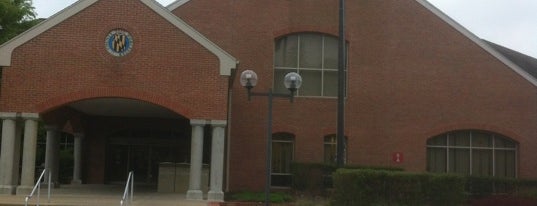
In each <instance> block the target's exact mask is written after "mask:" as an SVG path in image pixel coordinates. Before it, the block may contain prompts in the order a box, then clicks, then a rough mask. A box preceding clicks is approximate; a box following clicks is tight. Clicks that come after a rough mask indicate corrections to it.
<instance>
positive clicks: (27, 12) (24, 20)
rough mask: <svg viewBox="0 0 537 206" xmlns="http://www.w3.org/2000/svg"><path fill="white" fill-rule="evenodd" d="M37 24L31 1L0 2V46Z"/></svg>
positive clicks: (7, 0)
mask: <svg viewBox="0 0 537 206" xmlns="http://www.w3.org/2000/svg"><path fill="white" fill-rule="evenodd" d="M38 22H39V20H38V19H36V13H35V8H34V7H33V5H32V0H0V26H1V29H0V44H1V43H4V42H6V41H8V40H9V39H11V38H13V37H15V36H17V35H18V34H20V33H22V32H24V31H26V30H27V29H29V28H30V27H32V26H34V25H36V24H37V23H38Z"/></svg>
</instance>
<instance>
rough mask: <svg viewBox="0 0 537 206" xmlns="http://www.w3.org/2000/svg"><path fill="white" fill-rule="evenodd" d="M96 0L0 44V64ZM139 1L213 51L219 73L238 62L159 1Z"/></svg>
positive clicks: (225, 72)
mask: <svg viewBox="0 0 537 206" xmlns="http://www.w3.org/2000/svg"><path fill="white" fill-rule="evenodd" d="M97 1H99V0H80V1H77V2H76V3H74V4H73V5H71V6H69V7H67V8H66V9H64V10H62V11H61V12H59V13H57V14H56V15H54V16H52V17H50V18H49V19H47V20H45V21H44V22H41V23H40V24H38V25H36V26H34V27H33V28H31V29H30V30H28V31H26V32H24V33H22V34H21V35H19V36H17V37H15V38H13V39H12V40H10V41H8V42H6V43H5V44H3V45H2V46H0V66H11V55H12V53H13V50H15V48H17V47H19V46H21V45H22V44H24V43H26V42H28V41H30V40H31V39H33V38H35V37H36V36H38V35H40V34H41V33H43V32H45V31H47V30H48V29H50V28H52V27H54V26H56V25H58V24H59V23H61V22H63V21H64V20H66V19H68V18H69V17H71V16H73V15H75V14H77V13H78V12H80V11H82V10H83V9H85V8H87V7H89V6H91V5H92V4H94V3H95V2H97ZM140 1H141V2H142V3H144V4H145V5H146V6H147V7H149V8H151V9H152V10H153V11H155V12H156V13H157V14H159V15H160V16H162V17H163V18H164V19H166V20H167V21H168V22H170V23H171V24H173V25H174V26H176V27H177V28H178V29H179V30H181V31H182V32H184V33H185V34H186V35H188V36H189V37H190V38H192V39H193V40H195V41H196V42H198V43H199V44H200V45H202V46H203V47H204V48H205V49H207V50H209V51H210V52H211V53H213V54H214V55H215V56H216V57H217V58H218V60H219V61H220V75H225V76H230V75H231V70H232V69H235V68H236V66H237V64H238V62H237V60H236V59H235V58H234V57H233V56H231V55H230V54H229V53H227V52H226V51H224V50H223V49H222V48H220V47H218V46H217V45H216V44H215V43H213V42H211V41H210V40H209V39H207V38H206V37H205V36H203V35H202V34H201V33H199V32H198V31H196V30H195V29H194V28H192V27H191V26H190V25H188V24H187V23H185V22H184V21H183V20H181V19H180V18H179V17H177V16H175V15H174V14H172V13H171V12H170V11H169V10H168V9H166V8H164V7H163V6H161V5H160V4H159V3H157V2H155V1H154V0H140ZM182 1H185V0H180V1H178V2H182ZM178 2H176V3H178ZM186 2H188V0H187V1H185V2H184V3H186Z"/></svg>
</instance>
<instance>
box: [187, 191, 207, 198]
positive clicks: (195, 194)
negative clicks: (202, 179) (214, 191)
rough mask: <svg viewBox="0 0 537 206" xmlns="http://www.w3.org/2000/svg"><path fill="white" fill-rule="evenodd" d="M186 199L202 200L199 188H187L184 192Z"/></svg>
mask: <svg viewBox="0 0 537 206" xmlns="http://www.w3.org/2000/svg"><path fill="white" fill-rule="evenodd" d="M186 199H187V200H203V192H201V190H188V191H187V192H186Z"/></svg>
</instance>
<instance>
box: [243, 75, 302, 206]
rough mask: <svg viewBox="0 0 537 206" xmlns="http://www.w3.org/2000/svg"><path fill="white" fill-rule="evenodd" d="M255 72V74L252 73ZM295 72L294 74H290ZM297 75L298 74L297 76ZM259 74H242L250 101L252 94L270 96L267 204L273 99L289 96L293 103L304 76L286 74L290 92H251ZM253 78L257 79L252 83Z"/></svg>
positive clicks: (268, 203)
mask: <svg viewBox="0 0 537 206" xmlns="http://www.w3.org/2000/svg"><path fill="white" fill-rule="evenodd" d="M252 73H253V74H252ZM290 74H293V75H290ZM295 75H296V76H295ZM256 78H257V75H256V74H255V72H253V71H251V70H246V71H244V72H243V73H242V74H241V84H243V86H244V87H245V88H246V89H247V90H248V101H250V99H251V98H250V97H251V96H264V97H268V112H267V113H268V114H267V115H268V117H267V148H266V150H267V154H266V157H265V158H266V173H265V174H266V176H265V178H266V184H265V206H269V205H270V185H271V177H270V176H271V175H270V173H271V171H270V170H271V168H272V100H273V99H274V98H275V97H279V98H288V99H289V101H290V102H291V103H293V98H294V96H295V92H296V90H297V89H298V88H299V87H300V84H301V82H302V78H301V77H300V75H298V74H296V73H294V72H291V73H289V74H287V75H286V76H285V81H286V82H287V81H288V82H289V85H288V86H287V85H286V87H288V89H289V93H287V94H283V93H274V92H273V91H272V88H270V89H269V91H268V92H267V93H258V92H251V90H252V88H253V87H254V86H255V84H256V83H257V79H256ZM252 80H253V81H255V82H254V83H252Z"/></svg>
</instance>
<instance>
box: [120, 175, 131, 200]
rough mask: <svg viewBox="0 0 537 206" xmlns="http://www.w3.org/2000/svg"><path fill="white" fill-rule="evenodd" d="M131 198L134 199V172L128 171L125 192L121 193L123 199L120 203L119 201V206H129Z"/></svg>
mask: <svg viewBox="0 0 537 206" xmlns="http://www.w3.org/2000/svg"><path fill="white" fill-rule="evenodd" d="M133 197H134V171H130V172H129V177H128V178H127V183H126V184H125V191H124V192H123V197H122V198H121V201H119V203H120V204H121V206H123V205H129V204H130V203H132V198H133ZM125 200H127V201H125ZM125 203H126V204H125Z"/></svg>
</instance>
